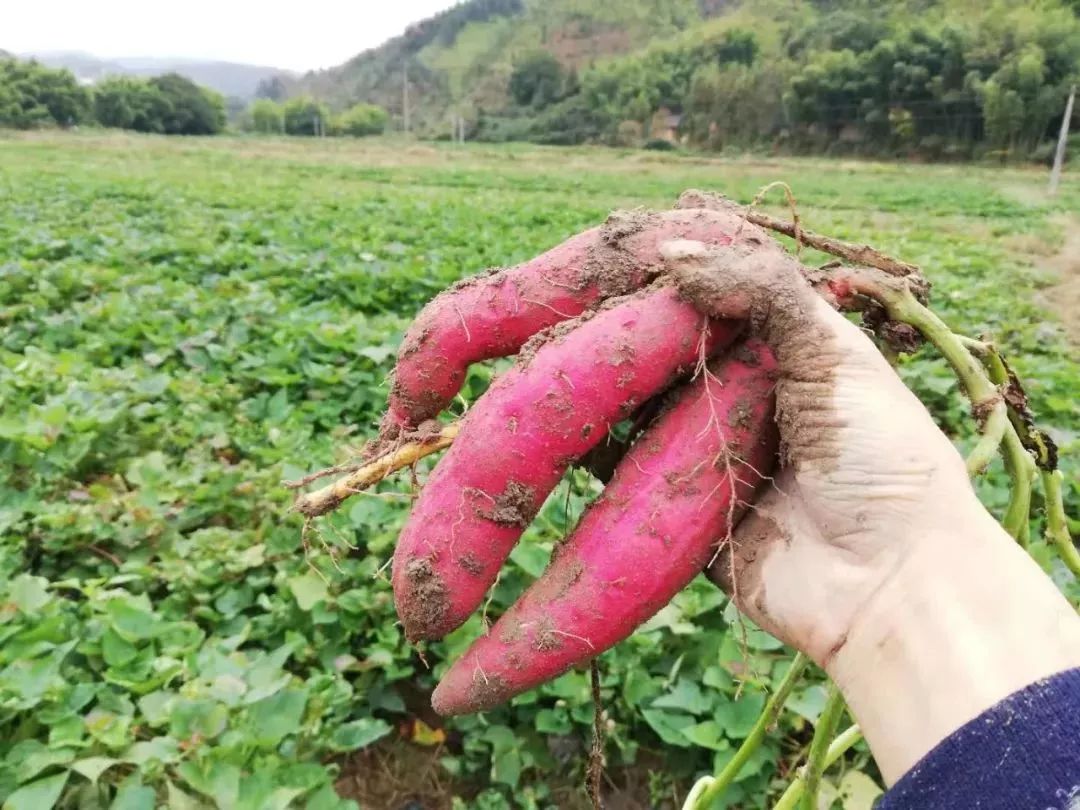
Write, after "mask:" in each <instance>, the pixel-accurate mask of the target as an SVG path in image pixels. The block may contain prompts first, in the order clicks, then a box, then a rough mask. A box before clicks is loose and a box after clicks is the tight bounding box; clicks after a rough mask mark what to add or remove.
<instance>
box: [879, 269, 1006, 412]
mask: <svg viewBox="0 0 1080 810" xmlns="http://www.w3.org/2000/svg"><path fill="white" fill-rule="evenodd" d="M881 293H882V294H881V297H880V298H879V300H880V302H881V303H882V304H883V305H884V306H885V309H886V310H887V311H888V313H889V317H891V318H892V319H893V320H897V321H902V322H904V323H907V324H910V325H911V326H914V327H915V328H916V329H918V330H919V331H920V332H921V333H922V334H923V337H925V338H926V339H927V340H929V341H930V342H931V343H933V344H934V346H936V347H937V350H938V351H939V352H941V353H942V355H944V357H945V359H946V360H947V361H948V363H949V365H950V366H952V368H953V371H954V372H956V376H957V378H958V379H959V380H960V384H961V385H962V386H963V387H964V390H965V391H966V392H967V395H968V398H969V399H970V400H971V402H972V405H973V406H974V407H976V408H977V407H979V406H980V405H984V403H990V402H994V401H996V400H997V399H999V398H1000V396H1001V394H1000V392H999V391H998V389H997V387H996V386H994V384H993V383H991V382H990V379H989V378H988V377H987V376H986V372H985V371H984V370H983V367H982V364H981V363H979V361H978V360H976V359H975V358H974V357H972V355H971V352H970V351H968V348H967V346H965V345H964V341H963V340H961V338H960V336H959V335H957V334H956V333H955V332H953V331H952V330H951V329H949V327H948V325H946V323H945V322H944V321H943V320H941V318H939V317H938V316H937V315H935V314H934V313H933V312H931V311H930V310H929V309H927V308H926V307H924V306H923V305H922V304H920V303H919V302H918V301H917V300H916V299H915V296H914V295H912V294H911V291H910V290H908V289H906V288H905V289H900V290H897V289H884V290H882V291H881Z"/></svg>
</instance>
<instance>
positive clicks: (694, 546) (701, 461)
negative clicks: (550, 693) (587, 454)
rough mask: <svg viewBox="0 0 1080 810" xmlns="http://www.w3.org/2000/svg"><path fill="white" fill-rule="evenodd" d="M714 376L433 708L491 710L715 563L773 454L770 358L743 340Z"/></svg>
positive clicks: (614, 635) (640, 618) (638, 457)
mask: <svg viewBox="0 0 1080 810" xmlns="http://www.w3.org/2000/svg"><path fill="white" fill-rule="evenodd" d="M711 368H712V369H714V371H713V373H712V374H711V375H708V376H705V375H702V376H699V378H698V379H697V380H696V381H695V382H694V383H692V384H690V385H688V386H685V387H684V388H683V389H682V392H681V394H680V396H679V397H678V399H677V401H676V402H674V404H672V405H671V406H670V408H669V409H668V410H667V411H666V412H665V413H664V414H663V415H662V416H661V417H660V418H659V419H658V420H657V421H656V422H655V423H654V424H653V425H652V426H651V427H650V428H649V429H648V430H647V431H646V432H645V433H644V434H643V435H642V437H641V438H640V439H639V440H638V441H637V442H636V443H635V444H634V446H633V447H632V448H631V450H630V452H629V453H628V454H627V456H626V457H625V458H624V459H623V461H622V462H621V463H620V465H619V467H618V469H617V471H616V473H615V477H614V479H613V480H612V482H611V483H610V484H609V485H608V487H607V489H606V490H605V491H604V494H603V496H602V497H601V498H600V499H599V500H598V501H597V502H596V503H595V504H594V505H593V506H592V507H591V508H590V509H589V511H588V512H587V513H586V515H585V516H584V518H583V519H582V520H581V522H580V524H579V525H578V527H577V528H576V529H575V531H574V532H573V534H572V535H571V536H570V537H569V538H568V539H567V540H566V541H565V542H564V543H563V544H561V545H559V546H558V547H557V548H556V549H555V553H554V554H553V558H552V562H551V564H550V566H549V567H548V569H547V570H546V571H545V572H544V574H543V575H542V576H541V577H540V578H539V579H538V580H537V581H536V582H535V583H534V584H533V586H532V587H531V588H530V589H529V590H528V591H526V592H525V594H524V595H523V596H522V597H521V598H519V599H518V601H517V602H516V603H515V604H514V606H513V607H511V608H510V610H509V611H508V612H507V613H506V614H505V615H503V616H502V617H501V618H500V619H499V621H498V622H497V623H496V624H495V626H494V628H492V630H491V632H490V634H488V635H486V636H483V637H481V638H479V639H477V640H476V642H474V644H473V645H472V647H471V648H470V649H469V650H468V651H467V652H466V653H465V654H464V655H463V656H462V657H461V658H460V659H459V660H458V661H457V662H456V663H455V664H454V665H453V666H452V667H451V668H450V670H449V671H448V672H447V673H446V675H445V676H444V677H443V679H442V681H441V683H440V684H439V686H438V688H437V689H436V690H435V694H434V696H433V698H432V704H433V706H434V707H435V710H436V711H438V712H439V713H440V714H444V715H453V714H464V713H468V712H473V711H479V710H483V709H487V708H490V707H492V706H495V705H497V704H499V703H502V702H503V701H505V700H508V699H509V698H511V697H513V696H514V695H516V694H519V693H521V692H524V691H526V690H528V689H530V688H532V687H534V686H536V685H538V684H540V683H542V682H544V681H546V680H549V679H550V678H553V677H555V676H556V675H558V674H560V673H562V672H564V671H566V670H567V669H569V668H570V667H571V666H573V665H575V664H578V663H581V662H584V661H587V660H589V659H591V658H593V657H594V656H596V655H598V654H599V653H601V652H602V651H604V650H606V649H608V648H609V647H611V646H612V645H614V644H616V643H617V642H619V641H621V640H622V639H624V638H626V637H627V636H628V635H630V633H631V632H633V630H634V629H635V628H636V627H637V626H638V625H640V624H641V623H642V622H644V621H646V620H647V619H649V618H650V617H651V616H652V615H653V614H655V613H656V612H657V611H658V610H659V609H660V608H662V607H663V606H664V605H666V604H667V603H668V601H669V600H670V599H671V598H672V597H673V596H674V595H675V594H676V593H677V592H678V591H679V590H681V589H682V588H683V587H684V586H685V585H686V584H687V583H688V582H689V581H690V580H691V579H692V578H693V577H694V576H695V575H697V574H698V573H699V572H700V571H701V570H702V569H703V568H704V567H705V565H706V564H707V563H708V562H709V561H710V559H711V558H712V557H713V556H714V554H715V553H716V549H717V544H718V542H722V541H723V540H724V539H726V538H727V537H728V534H729V529H730V527H731V526H732V525H733V524H734V521H735V520H737V518H738V516H739V513H740V510H741V509H742V505H743V504H744V503H746V502H747V501H748V500H749V499H750V498H751V497H752V495H753V492H754V490H755V488H756V487H757V485H758V484H759V483H760V482H761V480H762V475H768V474H769V472H770V471H771V469H772V467H773V465H774V462H775V456H776V448H777V430H776V426H775V423H774V422H773V396H772V389H773V372H774V369H775V361H774V360H773V357H772V355H771V353H770V352H769V350H768V349H767V348H765V347H764V346H763V345H762V344H760V343H756V342H754V343H749V344H747V345H743V346H742V347H740V348H738V349H736V350H735V351H733V352H731V353H730V355H729V356H727V357H724V358H722V359H721V360H720V361H716V362H714V363H713V364H711Z"/></svg>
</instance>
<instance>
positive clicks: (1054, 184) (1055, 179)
mask: <svg viewBox="0 0 1080 810" xmlns="http://www.w3.org/2000/svg"><path fill="white" fill-rule="evenodd" d="M1075 99H1076V85H1075V84H1074V85H1073V86H1072V87H1071V88H1070V89H1069V100H1068V101H1067V102H1065V116H1064V117H1063V118H1062V119H1061V132H1060V133H1059V134H1058V144H1057V151H1056V152H1054V168H1052V169H1051V170H1050V188H1049V192H1050V194H1051V196H1052V195H1054V194H1057V190H1058V183H1060V182H1061V167H1062V166H1063V165H1064V163H1065V143H1066V141H1068V140H1069V121H1070V120H1071V119H1072V111H1073V101H1074V100H1075Z"/></svg>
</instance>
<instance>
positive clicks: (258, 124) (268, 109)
mask: <svg viewBox="0 0 1080 810" xmlns="http://www.w3.org/2000/svg"><path fill="white" fill-rule="evenodd" d="M250 113H251V128H252V129H253V130H254V131H255V132H261V133H263V134H264V135H279V134H281V133H282V132H284V131H285V117H284V114H283V112H282V109H281V105H280V104H276V103H274V102H273V101H270V100H269V99H265V98H261V99H257V100H256V101H253V102H252V104H251V107H250Z"/></svg>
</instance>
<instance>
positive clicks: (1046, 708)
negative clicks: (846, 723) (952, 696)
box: [876, 669, 1080, 810]
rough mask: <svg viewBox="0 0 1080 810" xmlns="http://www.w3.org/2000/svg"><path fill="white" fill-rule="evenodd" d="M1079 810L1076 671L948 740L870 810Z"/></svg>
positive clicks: (1079, 677)
mask: <svg viewBox="0 0 1080 810" xmlns="http://www.w3.org/2000/svg"><path fill="white" fill-rule="evenodd" d="M960 808H979V810H1080V669H1073V670H1069V671H1067V672H1063V673H1060V674H1058V675H1055V676H1053V677H1051V678H1046V679H1045V680H1041V681H1038V682H1036V683H1033V684H1031V685H1030V686H1028V687H1025V688H1024V689H1021V690H1020V691H1019V692H1016V693H1014V694H1012V695H1010V696H1009V697H1007V698H1005V700H1003V701H1001V702H1000V703H998V704H997V705H996V706H994V707H992V708H990V709H988V710H987V711H985V712H983V713H982V714H981V715H979V716H978V717H976V718H975V719H974V720H972V721H971V722H969V723H967V724H966V725H964V726H962V727H961V728H959V729H958V730H957V731H955V732H954V733H953V734H951V735H950V736H948V737H946V738H945V739H944V740H943V741H942V742H941V743H939V744H938V745H937V747H935V748H934V749H933V750H932V751H930V753H929V754H927V755H926V756H925V757H923V758H922V760H920V761H919V762H918V763H917V764H916V765H915V766H914V767H913V768H912V769H911V770H910V771H908V772H907V773H906V774H905V775H904V776H903V777H902V778H901V779H900V781H899V782H897V783H896V785H894V786H893V788H892V789H891V790H890V791H889V792H888V793H886V794H885V797H884V798H883V799H882V801H881V802H879V803H878V805H877V808H876V810H960Z"/></svg>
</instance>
